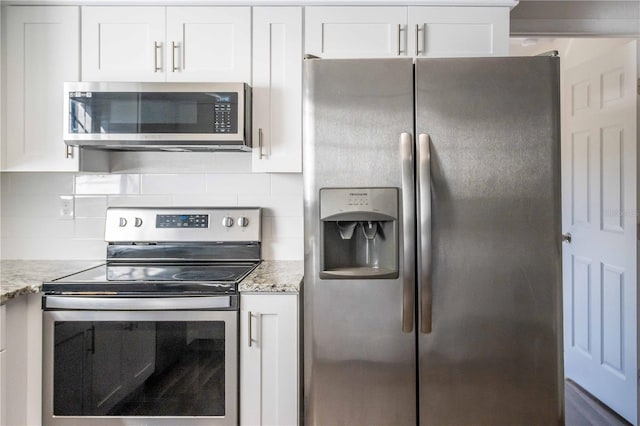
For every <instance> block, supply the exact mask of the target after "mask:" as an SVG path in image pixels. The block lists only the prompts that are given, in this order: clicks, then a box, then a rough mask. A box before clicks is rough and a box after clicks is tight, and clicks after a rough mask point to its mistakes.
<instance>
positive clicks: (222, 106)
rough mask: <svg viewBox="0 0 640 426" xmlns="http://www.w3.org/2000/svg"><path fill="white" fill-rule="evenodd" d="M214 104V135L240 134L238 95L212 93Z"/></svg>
mask: <svg viewBox="0 0 640 426" xmlns="http://www.w3.org/2000/svg"><path fill="white" fill-rule="evenodd" d="M212 95H213V97H214V99H215V102H214V104H213V133H237V132H238V126H237V123H238V94H237V93H231V92H229V93H212Z"/></svg>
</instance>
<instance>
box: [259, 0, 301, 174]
mask: <svg viewBox="0 0 640 426" xmlns="http://www.w3.org/2000/svg"><path fill="white" fill-rule="evenodd" d="M301 141H302V8H300V7H256V8H254V9H253V146H254V149H253V158H252V169H253V171H254V172H301V171H302V142H301Z"/></svg>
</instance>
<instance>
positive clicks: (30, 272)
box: [0, 260, 304, 305]
mask: <svg viewBox="0 0 640 426" xmlns="http://www.w3.org/2000/svg"><path fill="white" fill-rule="evenodd" d="M103 263H104V261H101V260H72V261H67V260H2V261H0V305H4V304H6V303H7V302H8V301H9V300H11V299H15V298H16V297H19V296H22V295H24V294H30V293H39V292H40V289H41V286H42V283H43V282H44V281H47V280H52V279H55V278H60V277H64V276H65V275H69V274H73V273H75V272H78V271H82V270H85V269H89V268H92V267H94V266H98V265H100V264H103ZM303 271H304V266H303V261H302V260H265V261H263V262H262V263H261V264H260V265H259V266H258V267H257V268H256V269H254V270H253V271H252V272H251V273H250V274H249V275H247V277H246V278H245V279H244V280H243V281H242V282H241V283H240V286H239V291H240V292H241V293H242V292H247V293H249V292H251V293H298V292H299V291H300V288H301V286H302V277H303Z"/></svg>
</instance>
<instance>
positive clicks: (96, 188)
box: [76, 174, 140, 195]
mask: <svg viewBox="0 0 640 426" xmlns="http://www.w3.org/2000/svg"><path fill="white" fill-rule="evenodd" d="M139 193H140V175H137V174H130V175H77V176H76V194H95V195H99V194H104V195H109V194H139Z"/></svg>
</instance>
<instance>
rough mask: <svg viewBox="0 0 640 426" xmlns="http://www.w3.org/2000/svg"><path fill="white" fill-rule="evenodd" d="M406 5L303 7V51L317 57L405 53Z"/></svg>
mask: <svg viewBox="0 0 640 426" xmlns="http://www.w3.org/2000/svg"><path fill="white" fill-rule="evenodd" d="M406 23H407V8H406V7H344V6H340V7H324V6H322V7H307V8H305V51H306V53H309V54H312V55H316V56H320V57H321V58H382V57H390V56H406V54H407V52H406V41H405V40H406V34H405V32H406V31H405V29H406Z"/></svg>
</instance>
